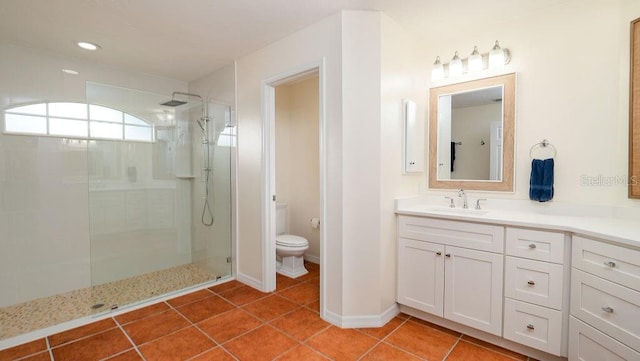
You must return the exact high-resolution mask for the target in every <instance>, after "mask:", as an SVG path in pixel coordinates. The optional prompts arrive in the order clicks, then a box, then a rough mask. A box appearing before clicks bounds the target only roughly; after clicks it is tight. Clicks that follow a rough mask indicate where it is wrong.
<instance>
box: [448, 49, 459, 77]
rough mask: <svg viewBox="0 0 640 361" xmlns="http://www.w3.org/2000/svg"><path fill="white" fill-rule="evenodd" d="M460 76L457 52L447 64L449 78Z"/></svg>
mask: <svg viewBox="0 0 640 361" xmlns="http://www.w3.org/2000/svg"><path fill="white" fill-rule="evenodd" d="M460 75H462V60H460V56H458V52H457V51H456V53H455V54H454V55H453V58H451V62H450V63H449V76H460Z"/></svg>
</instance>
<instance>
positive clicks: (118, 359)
mask: <svg viewBox="0 0 640 361" xmlns="http://www.w3.org/2000/svg"><path fill="white" fill-rule="evenodd" d="M107 361H143V360H142V356H140V354H139V353H138V351H136V350H130V351H127V352H125V353H121V354H119V355H117V356H114V357H112V358H110V359H107Z"/></svg>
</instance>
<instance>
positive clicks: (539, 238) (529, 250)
mask: <svg viewBox="0 0 640 361" xmlns="http://www.w3.org/2000/svg"><path fill="white" fill-rule="evenodd" d="M506 233H507V236H506V238H507V241H506V254H507V255H509V256H516V257H523V258H529V259H535V260H538V261H546V262H553V263H563V262H564V247H565V244H564V242H565V241H564V238H565V235H564V233H562V232H551V231H540V230H535V229H526V228H513V227H507V232H506Z"/></svg>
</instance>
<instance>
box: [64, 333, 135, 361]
mask: <svg viewBox="0 0 640 361" xmlns="http://www.w3.org/2000/svg"><path fill="white" fill-rule="evenodd" d="M132 347H133V345H131V342H129V340H128V339H127V337H126V336H125V335H124V333H122V331H121V330H120V329H119V328H114V329H111V330H108V331H105V332H102V333H98V334H95V335H93V336H89V337H87V338H84V339H82V340H79V341H75V342H69V343H66V344H64V345H62V346H59V347H56V348H54V349H53V356H54V358H55V359H56V361H64V360H78V361H91V360H101V359H104V358H107V357H109V356H113V355H116V354H119V353H121V352H123V351H125V350H127V349H130V348H132Z"/></svg>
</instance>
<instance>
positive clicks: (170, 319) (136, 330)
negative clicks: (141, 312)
mask: <svg viewBox="0 0 640 361" xmlns="http://www.w3.org/2000/svg"><path fill="white" fill-rule="evenodd" d="M190 325H191V323H189V321H187V320H185V319H184V317H182V316H181V315H180V314H179V313H178V312H176V311H175V310H168V311H165V312H162V313H158V314H155V315H153V316H149V317H147V318H143V319H141V320H138V321H135V322H132V323H129V324H126V325H124V326H122V328H123V329H124V330H125V331H126V332H127V334H128V335H129V337H131V340H133V342H134V343H135V344H136V345H142V344H143V343H147V342H149V341H151V340H155V339H156V338H159V337H162V336H165V335H167V334H170V333H172V332H175V331H178V330H179V329H182V328H185V327H188V326H190Z"/></svg>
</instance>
